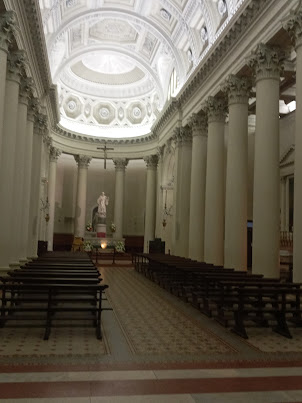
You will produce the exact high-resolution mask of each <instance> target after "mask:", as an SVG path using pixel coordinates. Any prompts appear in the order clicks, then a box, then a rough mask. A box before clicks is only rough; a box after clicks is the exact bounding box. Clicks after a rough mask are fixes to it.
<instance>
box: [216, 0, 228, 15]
mask: <svg viewBox="0 0 302 403" xmlns="http://www.w3.org/2000/svg"><path fill="white" fill-rule="evenodd" d="M217 8H218V12H219V14H220V15H224V14H225V12H226V10H227V6H226V3H225V0H219V1H218V4H217Z"/></svg>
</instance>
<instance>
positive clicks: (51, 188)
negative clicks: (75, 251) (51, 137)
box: [47, 147, 61, 251]
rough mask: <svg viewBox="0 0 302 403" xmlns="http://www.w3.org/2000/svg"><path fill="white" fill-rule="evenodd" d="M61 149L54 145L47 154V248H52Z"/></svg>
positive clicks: (49, 249)
mask: <svg viewBox="0 0 302 403" xmlns="http://www.w3.org/2000/svg"><path fill="white" fill-rule="evenodd" d="M60 155H61V151H60V150H58V149H57V148H55V147H50V155H49V176H48V203H49V221H48V226H47V242H48V244H47V250H48V251H52V250H53V231H54V222H55V192H56V177H57V160H58V158H59V156H60Z"/></svg>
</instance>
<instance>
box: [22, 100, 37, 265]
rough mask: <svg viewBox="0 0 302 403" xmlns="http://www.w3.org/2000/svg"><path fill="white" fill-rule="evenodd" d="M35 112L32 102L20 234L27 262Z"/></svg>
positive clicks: (23, 176)
mask: <svg viewBox="0 0 302 403" xmlns="http://www.w3.org/2000/svg"><path fill="white" fill-rule="evenodd" d="M35 112H36V102H35V101H34V102H33V101H32V100H31V101H30V103H29V106H28V114H27V123H26V126H25V130H26V142H25V147H24V155H25V164H24V172H23V175H22V181H23V187H22V189H23V198H22V203H23V206H24V208H23V215H22V223H21V227H20V232H21V234H22V235H23V236H22V237H21V249H20V252H21V253H20V256H21V258H20V261H21V262H25V261H27V256H28V253H27V249H28V243H29V241H28V236H29V229H28V228H29V220H30V213H31V209H30V195H31V181H32V177H31V162H32V153H33V135H34V121H35Z"/></svg>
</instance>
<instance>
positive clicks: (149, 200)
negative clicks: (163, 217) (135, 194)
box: [144, 155, 158, 253]
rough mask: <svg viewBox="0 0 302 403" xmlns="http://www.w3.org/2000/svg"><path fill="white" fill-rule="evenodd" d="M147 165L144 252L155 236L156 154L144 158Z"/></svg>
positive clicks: (147, 249)
mask: <svg viewBox="0 0 302 403" xmlns="http://www.w3.org/2000/svg"><path fill="white" fill-rule="evenodd" d="M144 161H145V162H146V165H147V189H146V213H145V233H144V252H146V253H147V252H148V251H149V242H150V241H153V240H154V236H155V214H156V175H157V164H158V156H157V155H149V156H147V157H145V158H144Z"/></svg>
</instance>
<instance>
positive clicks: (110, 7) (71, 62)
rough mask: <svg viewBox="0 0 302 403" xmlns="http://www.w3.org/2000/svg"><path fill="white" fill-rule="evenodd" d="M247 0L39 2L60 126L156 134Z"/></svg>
mask: <svg viewBox="0 0 302 403" xmlns="http://www.w3.org/2000/svg"><path fill="white" fill-rule="evenodd" d="M244 1H246V0H207V1H202V0H199V1H196V0H154V1H153V0H152V1H150V0H94V1H91V0H40V1H39V3H40V8H41V14H42V21H43V26H44V33H45V37H46V43H47V50H48V55H49V60H50V67H51V74H52V78H53V81H54V83H55V84H57V87H58V91H59V100H60V113H61V121H60V124H61V126H64V127H66V128H68V130H73V131H75V132H80V133H83V134H87V135H91V136H99V137H108V136H110V137H111V136H112V137H115V133H116V137H121V136H122V135H121V133H122V132H123V129H124V133H125V136H127V134H126V133H129V132H131V136H132V137H135V136H141V135H143V134H147V133H150V131H151V130H152V126H153V124H154V122H155V121H156V119H157V117H158V115H159V113H160V111H161V110H162V109H163V107H164V105H165V103H166V101H167V99H168V94H169V91H170V86H169V84H170V78H171V76H172V74H173V80H174V84H173V91H174V92H173V94H172V95H173V96H176V95H177V93H178V92H179V90H180V89H181V88H182V86H183V85H184V84H185V83H186V81H187V80H188V79H189V77H190V76H191V75H192V73H193V72H194V71H195V69H196V68H197V66H199V65H200V64H201V63H202V61H203V59H204V58H205V56H206V55H207V53H208V52H209V49H210V48H211V46H212V45H213V44H214V43H215V41H216V39H217V38H218V37H219V36H220V35H221V32H222V31H223V29H224V28H225V27H226V26H227V24H228V22H229V21H230V20H231V19H232V17H233V16H234V15H235V13H236V11H237V10H238V9H239V7H240V6H241V5H242V3H244ZM175 77H176V80H175ZM101 111H102V112H101ZM131 128H132V129H131ZM130 129H131V130H130ZM108 133H110V134H108Z"/></svg>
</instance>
